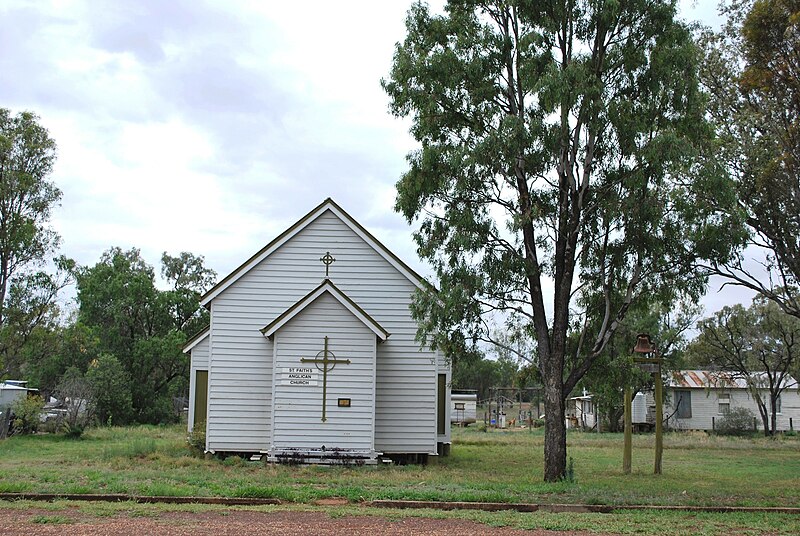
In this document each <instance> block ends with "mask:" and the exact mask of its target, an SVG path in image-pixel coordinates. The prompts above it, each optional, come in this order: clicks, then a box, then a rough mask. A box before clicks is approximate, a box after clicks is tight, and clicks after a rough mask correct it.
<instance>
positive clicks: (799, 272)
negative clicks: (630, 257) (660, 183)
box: [701, 0, 800, 318]
mask: <svg viewBox="0 0 800 536" xmlns="http://www.w3.org/2000/svg"><path fill="white" fill-rule="evenodd" d="M721 11H722V13H723V14H724V15H725V16H726V17H727V20H726V23H725V24H724V25H723V28H722V29H721V30H720V31H719V32H706V33H705V35H704V44H705V49H706V57H705V61H704V62H703V64H702V65H703V68H702V69H701V80H702V83H703V85H704V86H705V87H706V89H707V91H708V92H709V94H710V95H711V100H710V103H709V104H710V105H709V108H708V110H709V113H710V115H711V117H712V119H713V123H714V126H715V128H716V129H717V132H718V134H719V150H718V151H716V152H715V154H714V157H715V158H717V159H719V160H720V161H721V162H722V164H723V165H724V166H725V168H726V170H727V171H728V172H729V173H730V174H731V176H732V177H733V179H734V180H735V183H736V186H737V193H738V197H737V201H738V203H737V206H736V207H735V210H736V211H738V212H739V214H740V215H741V217H742V218H743V219H744V221H745V222H746V223H747V226H748V228H749V230H750V235H749V240H748V245H750V246H752V247H751V249H750V250H748V255H749V254H750V253H751V252H753V251H758V250H759V249H760V250H761V251H764V252H766V260H765V262H762V263H761V264H762V266H757V265H755V264H753V263H747V262H746V258H745V257H744V255H740V256H738V257H735V258H733V259H731V260H730V261H729V262H727V263H710V264H709V266H708V268H709V270H710V272H711V273H714V274H717V275H721V276H723V277H725V278H726V279H727V281H728V282H729V283H732V284H734V285H738V286H743V287H746V288H749V289H751V290H754V291H756V292H758V293H760V294H761V295H763V296H766V297H767V298H769V299H771V300H773V301H774V302H775V303H777V304H778V305H779V306H780V307H781V308H782V309H783V310H784V311H786V312H787V313H789V314H792V315H794V316H796V317H798V318H800V288H798V287H800V1H798V0H757V1H754V0H727V1H725V2H723V3H722V10H721ZM712 199H713V197H712Z"/></svg>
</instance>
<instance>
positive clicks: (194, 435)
mask: <svg viewBox="0 0 800 536" xmlns="http://www.w3.org/2000/svg"><path fill="white" fill-rule="evenodd" d="M186 442H187V443H189V447H191V449H192V450H194V451H196V452H199V453H200V454H202V453H204V452H205V450H206V423H205V421H203V422H197V423H195V424H194V428H192V431H191V433H189V437H188V438H186Z"/></svg>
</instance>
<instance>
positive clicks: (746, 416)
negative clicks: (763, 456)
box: [714, 408, 753, 436]
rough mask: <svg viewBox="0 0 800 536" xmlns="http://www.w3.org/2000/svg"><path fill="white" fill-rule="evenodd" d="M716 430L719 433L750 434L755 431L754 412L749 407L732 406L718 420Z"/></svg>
mask: <svg viewBox="0 0 800 536" xmlns="http://www.w3.org/2000/svg"><path fill="white" fill-rule="evenodd" d="M714 431H715V432H716V433H717V434H719V435H732V436H744V435H750V434H752V433H753V412H752V411H750V410H749V409H747V408H731V409H730V411H728V413H727V414H726V415H725V416H723V417H722V418H721V419H720V420H719V421H717V424H716V427H715V429H714Z"/></svg>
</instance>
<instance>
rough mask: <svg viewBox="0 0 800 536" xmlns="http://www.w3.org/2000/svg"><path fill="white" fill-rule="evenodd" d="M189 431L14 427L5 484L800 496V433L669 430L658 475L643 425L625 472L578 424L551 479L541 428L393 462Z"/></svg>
mask: <svg viewBox="0 0 800 536" xmlns="http://www.w3.org/2000/svg"><path fill="white" fill-rule="evenodd" d="M185 435H186V434H185V431H184V429H183V428H182V427H179V426H170V427H151V426H141V427H128V428H119V427H115V428H97V429H92V430H89V431H88V432H87V433H86V434H85V436H84V437H83V438H82V439H80V440H69V439H64V438H62V437H59V436H53V435H37V436H28V437H16V436H15V437H12V438H10V439H8V440H6V441H2V442H0V492H41V493H127V494H135V495H172V496H229V497H274V498H279V499H282V500H285V501H291V502H310V501H313V500H316V499H321V498H326V497H344V498H347V499H349V500H351V501H354V502H357V501H361V500H372V499H412V500H447V501H498V502H533V503H589V504H611V505H613V504H654V505H740V506H800V438H798V437H785V438H779V439H776V440H770V439H765V438H761V437H760V438H753V439H732V438H723V437H709V436H706V435H705V434H685V433H678V434H668V435H666V437H665V441H664V445H665V449H664V464H663V471H664V474H662V475H660V476H654V475H652V466H653V450H652V441H653V437H652V436H636V437H634V455H633V458H634V465H633V474H631V475H627V476H626V475H623V474H622V471H621V467H622V436H621V435H614V434H600V435H598V434H589V433H580V432H572V433H571V434H570V436H569V447H568V455H569V456H570V457H571V458H572V459H573V460H574V464H573V466H574V474H575V481H574V482H561V483H556V484H545V483H544V482H542V439H543V438H542V433H541V431H538V432H537V431H534V432H533V433H529V432H527V431H522V432H488V433H484V432H479V431H477V430H474V429H454V430H453V439H454V445H453V449H452V455H451V456H450V457H448V458H442V459H441V460H437V461H436V463H431V464H430V465H428V466H392V467H296V466H271V465H266V466H265V465H264V464H263V463H254V462H246V461H244V460H241V459H239V458H235V457H233V458H228V459H226V460H224V461H220V460H217V459H210V460H206V459H204V458H202V457H197V456H193V455H191V453H190V452H189V450H188V448H187V447H186V443H185ZM504 515H505V514H504ZM508 515H511V514H508ZM626 515H629V516H634V517H635V516H637V515H643V514H637V513H628V514H626ZM648 515H651V516H652V515H654V514H648ZM659 515H660V514H659ZM726 515H728V514H726ZM795 518H798V521H800V516H795ZM794 526H795V528H798V525H794ZM798 532H800V531H798Z"/></svg>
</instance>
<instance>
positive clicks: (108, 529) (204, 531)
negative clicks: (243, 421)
mask: <svg viewBox="0 0 800 536" xmlns="http://www.w3.org/2000/svg"><path fill="white" fill-rule="evenodd" d="M0 533H1V534H3V536H23V535H24V536H30V535H36V536H39V535H42V536H48V535H56V534H58V535H61V534H68V535H70V536H83V535H91V536H117V535H137V536H138V535H141V536H151V535H164V536H243V535H246V534H275V535H278V534H279V535H281V536H300V535H302V536H308V535H314V536H329V535H330V536H334V535H342V534H344V535H348V536H354V535H370V536H379V535H389V534H391V535H400V536H412V535H413V536H423V535H425V536H484V535H489V536H522V535H525V536H531V535H541V536H545V535H546V536H562V535H563V536H567V535H570V536H572V535H578V534H580V535H587V534H589V533H585V532H556V531H543V530H537V531H526V530H519V529H510V528H496V527H490V526H487V525H481V524H479V523H474V522H472V521H465V520H456V519H425V518H416V517H407V518H401V519H397V520H388V519H384V518H381V517H372V516H364V517H361V516H351V517H340V518H331V517H329V516H328V515H327V514H326V513H324V512H272V513H260V512H246V511H237V510H231V511H222V512H205V513H199V514H195V513H187V512H165V513H160V514H158V515H156V516H148V517H127V516H124V515H121V516H113V517H100V518H98V517H94V516H89V515H86V514H82V513H80V512H75V511H69V510H65V511H56V512H53V511H44V510H4V509H0ZM593 536H597V535H596V534H594V535H593Z"/></svg>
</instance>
